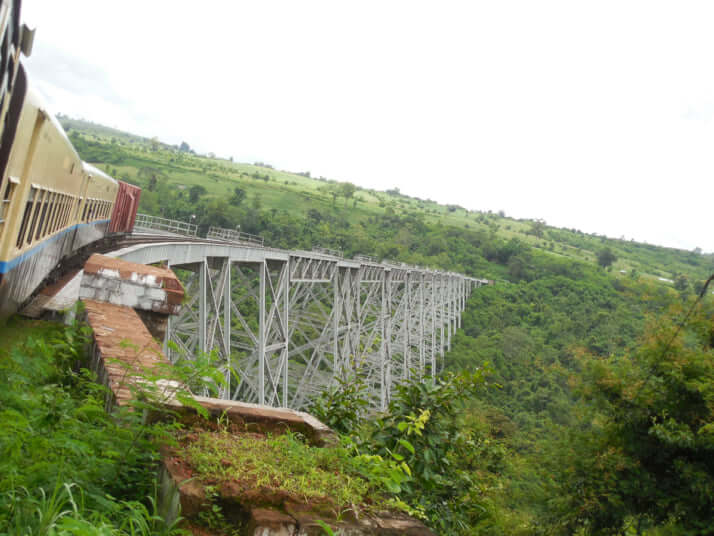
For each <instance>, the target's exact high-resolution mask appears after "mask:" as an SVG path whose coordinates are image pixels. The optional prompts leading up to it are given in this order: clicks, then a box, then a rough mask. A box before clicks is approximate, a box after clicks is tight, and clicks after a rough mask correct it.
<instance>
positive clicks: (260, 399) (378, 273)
mask: <svg viewBox="0 0 714 536" xmlns="http://www.w3.org/2000/svg"><path fill="white" fill-rule="evenodd" d="M138 223H139V221H137V224H138ZM161 224H162V225H165V222H161ZM147 227H148V226H147ZM191 231H193V229H191ZM142 232H144V233H153V234H141V233H142ZM209 237H212V238H207V239H202V238H195V237H193V236H191V237H179V236H176V235H173V236H171V237H168V236H166V235H164V236H160V235H156V231H152V230H150V229H148V228H147V229H144V230H143V231H142V230H137V231H135V234H134V235H133V237H132V238H131V239H130V240H128V241H127V242H125V244H124V246H125V247H123V248H122V249H119V250H117V251H115V252H113V253H110V255H111V256H115V257H120V258H122V259H125V260H128V261H133V262H139V263H143V264H156V263H163V264H165V265H167V266H169V267H170V268H172V269H173V270H174V272H175V273H176V274H177V275H178V276H179V278H180V279H181V280H182V282H183V284H184V286H185V290H186V299H185V302H184V304H183V306H182V308H181V312H180V314H179V315H178V316H177V317H174V318H170V319H169V323H168V329H167V335H166V341H167V342H168V341H172V342H173V343H174V344H172V345H169V344H166V345H165V350H166V353H167V355H168V356H169V358H170V359H172V360H175V359H177V358H178V357H179V356H180V355H182V354H183V355H186V356H189V357H191V356H195V355H197V354H198V353H210V352H212V353H213V354H214V355H215V356H216V357H217V359H218V362H219V366H220V367H221V370H222V371H223V373H224V374H225V377H226V380H227V382H226V384H227V385H226V386H225V387H224V388H222V389H221V392H220V395H219V396H220V397H221V398H226V399H233V400H242V401H246V402H254V403H257V404H267V405H272V406H282V407H290V408H294V409H304V408H305V407H306V405H307V404H308V403H309V401H310V399H311V398H312V397H314V396H315V395H317V394H318V393H320V392H321V391H323V390H324V389H326V388H328V387H329V386H331V385H333V384H334V383H335V382H336V381H337V378H348V377H350V376H354V375H358V376H359V377H360V378H361V380H362V381H363V382H364V383H365V385H366V386H367V388H368V393H369V397H370V400H371V405H372V407H373V408H374V409H385V408H386V407H387V405H388V404H389V400H390V397H391V395H392V391H393V388H394V386H395V384H398V383H399V382H402V381H404V380H406V379H410V378H413V377H417V378H419V379H423V378H426V377H429V376H434V375H436V374H437V373H438V372H439V371H441V370H442V369H443V367H444V355H445V351H447V350H449V349H450V348H451V338H452V336H453V335H454V333H455V331H456V329H457V328H460V327H461V312H462V311H463V310H464V308H465V306H466V300H467V298H468V297H469V295H470V293H471V291H472V290H473V289H474V288H477V287H479V286H481V285H483V284H485V283H487V281H486V280H482V279H475V278H471V277H467V276H464V275H462V274H457V273H452V272H444V271H438V270H431V269H426V268H421V267H416V266H409V265H406V264H401V263H391V262H378V261H377V260H376V259H373V258H370V257H366V256H357V257H356V258H355V259H344V258H342V254H341V253H340V252H337V251H332V250H325V249H317V250H315V251H298V250H294V251H288V250H281V249H272V248H266V247H262V242H261V243H258V242H257V240H256V237H253V236H251V235H243V236H241V234H240V233H238V232H234V231H229V230H221V229H216V228H212V229H211V230H210V231H209ZM176 347H178V349H179V350H180V351H179V352H176V351H175V348H176ZM231 370H233V371H235V372H236V374H235V375H234V374H231V372H230V371H231Z"/></svg>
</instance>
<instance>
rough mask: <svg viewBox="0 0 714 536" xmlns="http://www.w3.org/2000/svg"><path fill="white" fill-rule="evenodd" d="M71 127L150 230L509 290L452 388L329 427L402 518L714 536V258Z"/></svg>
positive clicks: (346, 405) (484, 307) (330, 402)
mask: <svg viewBox="0 0 714 536" xmlns="http://www.w3.org/2000/svg"><path fill="white" fill-rule="evenodd" d="M61 120H62V123H63V124H64V126H65V128H67V130H68V132H69V136H70V138H71V139H72V141H73V143H74V144H75V146H76V147H77V149H78V151H79V153H80V155H81V156H82V158H84V159H85V160H87V161H89V162H92V163H94V164H95V165H99V166H100V167H101V168H102V169H105V170H107V171H108V172H109V173H110V174H112V175H113V176H115V177H117V178H119V179H122V180H126V181H129V182H132V183H135V184H139V185H141V186H142V188H143V189H144V191H143V193H142V201H141V207H140V210H141V211H142V212H145V213H148V214H153V215H161V216H164V217H168V218H174V219H179V220H184V221H195V222H196V223H197V224H198V225H199V227H200V228H201V229H202V230H203V231H205V230H206V229H207V228H208V226H211V225H217V226H221V227H227V228H236V227H237V226H240V228H241V230H243V231H246V232H249V233H254V234H259V235H262V236H264V237H265V240H266V244H267V245H270V246H274V247H284V248H301V249H310V248H312V247H315V246H322V247H329V248H335V249H340V250H342V251H343V252H344V253H345V255H347V256H350V255H354V254H358V253H361V254H367V255H374V256H377V257H380V258H386V259H393V260H401V261H405V262H408V263H413V264H418V265H423V266H434V267H441V268H445V269H449V270H454V271H459V272H462V273H465V274H469V275H473V276H476V277H482V278H488V279H493V280H495V281H496V284H495V285H489V286H487V287H484V288H481V289H479V290H478V291H476V292H474V293H473V295H472V296H471V298H470V300H469V302H468V306H467V309H466V311H465V312H464V316H463V330H460V331H459V333H457V335H456V336H455V338H454V341H453V345H452V349H451V351H450V352H449V353H448V354H447V355H446V357H445V363H446V365H447V371H446V373H445V374H444V375H443V376H442V377H441V378H440V379H439V380H438V381H437V382H436V383H435V384H426V385H425V384H416V383H415V384H411V385H406V386H404V387H403V388H402V389H401V390H400V393H399V396H397V397H395V399H394V400H393V401H392V403H391V406H390V413H389V414H388V415H382V416H378V417H372V418H370V419H365V418H364V417H365V416H364V415H363V414H362V413H361V408H362V407H363V404H362V400H361V398H360V397H361V389H362V386H360V383H359V380H358V379H352V380H349V381H346V382H345V384H343V385H341V387H340V388H339V389H337V390H335V391H333V392H330V393H327V394H326V395H325V396H324V397H322V398H320V399H318V400H316V401H315V405H314V407H313V411H314V413H315V414H317V415H318V416H319V417H320V418H321V419H324V420H325V422H328V423H330V425H332V426H333V427H335V428H336V429H338V430H340V431H341V432H343V433H345V434H346V436H349V439H345V441H346V442H347V444H349V445H350V448H354V449H355V450H356V451H359V452H361V453H369V454H370V455H372V454H379V455H380V456H381V459H383V460H391V461H392V462H394V460H398V461H399V462H400V463H401V462H402V461H403V462H404V463H405V464H407V466H408V468H409V470H408V472H409V478H406V477H405V476H404V474H406V473H404V474H402V473H399V472H398V471H397V473H398V474H400V475H401V477H403V478H404V479H405V480H406V481H402V482H400V486H399V488H400V498H401V499H402V500H404V501H405V503H407V504H409V505H410V508H413V509H414V510H413V511H414V512H416V513H418V514H421V515H423V516H424V517H425V519H426V521H427V522H428V524H429V525H430V526H431V527H432V528H433V529H434V530H435V531H436V532H437V533H438V534H443V535H449V536H452V535H463V536H466V535H474V534H476V535H491V534H504V535H505V534H508V535H513V534H520V535H545V534H562V535H565V534H580V535H586V534H593V535H595V534H633V535H634V534H647V535H649V536H663V535H665V534H666V535H684V534H707V533H711V529H710V525H711V523H710V521H711V518H712V515H711V512H712V506H713V505H714V439H713V438H714V434H713V432H712V430H713V428H712V427H714V403H713V401H714V359H712V358H714V350H712V347H713V346H714V342H713V341H714V335H712V325H713V323H712V313H713V311H712V310H713V304H712V296H711V291H712V290H713V289H712V288H709V289H708V292H706V293H702V294H703V296H704V297H703V299H700V298H699V297H698V294H699V293H700V291H702V290H703V287H704V284H705V281H706V280H707V278H708V277H709V276H710V274H711V273H713V272H714V256H713V255H711V254H707V255H704V254H702V253H701V252H699V251H682V250H676V249H671V248H663V247H658V246H652V245H647V244H640V243H636V242H628V241H621V240H613V239H608V238H605V237H602V236H595V235H588V234H584V233H581V232H578V231H577V230H572V229H570V230H568V229H558V228H554V227H551V226H548V225H547V224H546V223H545V222H543V221H531V220H515V219H512V218H508V217H506V216H505V215H503V214H496V213H490V212H489V213H482V212H473V211H467V210H465V209H463V208H461V207H458V206H453V205H452V206H444V205H439V204H437V203H434V202H432V201H428V200H420V199H415V198H412V197H409V196H407V195H405V194H403V193H401V192H398V191H389V190H388V191H383V192H382V191H374V190H366V189H362V188H359V187H357V186H355V185H351V184H349V183H344V182H340V181H338V180H335V179H333V178H314V177H310V176H308V173H302V174H300V173H293V172H288V171H281V170H276V169H273V168H271V167H269V166H266V165H265V164H261V163H257V164H243V163H236V162H231V161H227V160H222V159H218V158H211V157H209V156H200V155H196V154H194V153H193V152H192V151H191V150H190V148H189V147H188V145H187V144H182V145H181V146H180V147H173V146H169V145H167V144H163V143H161V142H159V141H158V140H151V139H146V138H140V137H137V136H132V135H130V134H126V133H122V132H119V131H115V130H112V129H108V128H106V127H102V126H99V125H94V124H90V123H86V122H81V121H76V120H71V119H69V118H66V117H62V118H61ZM400 440H407V444H408V445H409V446H410V448H406V447H404V444H403V443H401V442H400ZM393 454H397V457H393ZM394 463H396V462H394ZM401 477H400V478H401ZM385 478H386V477H385ZM144 484H145V482H144ZM0 491H3V490H0ZM124 491H125V492H126V490H124ZM125 497H126V496H123V498H125ZM129 498H131V497H129Z"/></svg>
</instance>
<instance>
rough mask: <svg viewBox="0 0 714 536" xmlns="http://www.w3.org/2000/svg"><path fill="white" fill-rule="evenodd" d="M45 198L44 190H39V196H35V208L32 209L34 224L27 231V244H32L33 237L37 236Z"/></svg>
mask: <svg viewBox="0 0 714 536" xmlns="http://www.w3.org/2000/svg"><path fill="white" fill-rule="evenodd" d="M44 198H45V191H44V190H38V191H37V195H36V196H35V206H34V207H33V208H32V223H30V227H29V228H28V230H27V239H26V240H25V243H26V244H32V242H33V238H32V237H33V236H34V234H35V229H36V228H37V220H38V219H39V216H40V211H41V210H42V202H43V200H44Z"/></svg>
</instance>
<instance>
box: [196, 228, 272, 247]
mask: <svg viewBox="0 0 714 536" xmlns="http://www.w3.org/2000/svg"><path fill="white" fill-rule="evenodd" d="M206 238H212V239H214V240H227V241H229V242H239V243H243V244H252V245H254V246H259V247H263V246H264V245H265V240H264V238H263V237H262V236H258V235H252V234H249V233H244V232H242V231H239V230H237V229H223V228H222V227H210V228H209V229H208V233H207V234H206Z"/></svg>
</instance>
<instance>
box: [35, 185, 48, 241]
mask: <svg viewBox="0 0 714 536" xmlns="http://www.w3.org/2000/svg"><path fill="white" fill-rule="evenodd" d="M49 202H50V193H49V192H44V195H43V196H42V205H41V206H40V208H39V209H38V210H39V214H40V218H39V220H38V221H37V230H36V231H35V240H39V239H40V237H41V236H43V235H42V232H43V231H44V230H45V224H46V223H47V205H48V204H49Z"/></svg>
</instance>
